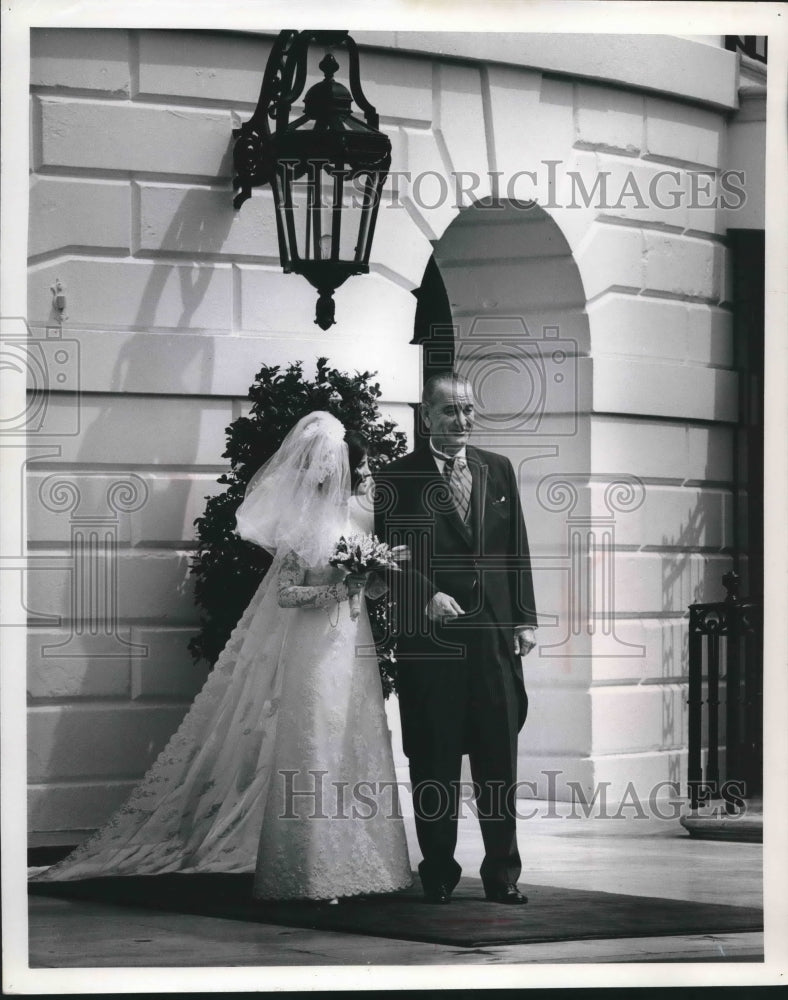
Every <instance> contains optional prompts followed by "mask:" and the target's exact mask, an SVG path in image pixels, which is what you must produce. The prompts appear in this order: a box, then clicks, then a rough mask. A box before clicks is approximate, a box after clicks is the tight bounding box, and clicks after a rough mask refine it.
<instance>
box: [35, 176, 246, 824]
mask: <svg viewBox="0 0 788 1000" xmlns="http://www.w3.org/2000/svg"><path fill="white" fill-rule="evenodd" d="M205 204H206V201H205V198H204V197H202V195H201V193H198V192H193V191H189V192H186V193H185V195H184V196H183V198H182V200H181V202H180V205H179V207H178V209H177V211H176V213H175V215H174V217H173V219H172V222H171V224H170V226H169V227H168V229H167V231H166V233H165V234H164V235H163V238H162V240H161V246H162V248H163V249H162V250H161V251H156V252H155V253H152V254H150V256H151V257H153V258H154V259H155V258H157V257H159V255H160V254H164V253H166V254H167V257H168V259H167V260H166V261H165V260H161V261H157V263H156V264H155V266H154V267H153V268H152V271H151V276H150V279H149V281H148V283H147V285H146V287H145V289H144V291H143V294H142V296H141V299H140V301H139V304H138V308H137V310H136V315H134V316H133V317H130V318H129V324H128V325H129V327H130V328H131V329H132V331H136V332H130V333H129V334H128V335H127V337H126V338H125V340H124V342H123V346H122V348H121V349H120V351H119V353H118V355H117V357H116V359H115V363H114V367H113V371H112V375H111V382H110V386H111V388H110V391H109V392H107V393H101V394H98V393H97V394H95V395H93V394H90V395H84V394H83V395H82V397H81V398H80V399H79V400H78V402H79V405H81V407H82V412H81V422H82V426H83V427H84V430H83V432H82V434H81V438H80V443H79V451H78V454H77V455H76V457H75V460H74V465H75V468H74V471H71V472H69V473H66V474H58V477H57V478H58V479H60V480H63V479H67V480H70V481H71V483H72V487H73V488H71V489H72V501H73V502H70V503H69V504H66V505H65V506H63V504H61V506H60V514H59V517H61V518H63V517H66V518H70V527H69V526H64V525H62V522H61V526H60V528H59V532H58V534H59V537H61V538H63V537H68V535H69V531H70V533H71V555H72V558H73V562H74V566H73V570H72V572H71V573H70V574H68V577H69V578H68V581H67V583H66V586H67V587H70V588H71V597H70V600H71V605H70V610H68V611H67V612H66V614H67V616H68V620H66V621H64V622H63V626H65V630H66V631H67V630H68V629H69V628H70V629H71V633H72V642H71V644H70V645H69V646H68V647H67V648H65V647H64V649H63V651H62V652H63V655H62V656H59V655H58V650H56V649H51V650H48V651H46V653H44V656H45V657H46V658H44V659H42V660H41V662H42V665H43V671H44V673H45V674H46V683H47V685H50V684H51V688H50V690H51V693H50V694H49V697H50V698H53V697H56V698H59V699H60V698H63V699H64V700H58V702H56V703H55V704H56V705H57V708H58V709H59V710H57V711H53V712H52V713H51V715H50V714H49V713H44V715H45V717H46V718H45V719H43V720H42V724H41V726H40V728H39V730H38V732H37V734H36V737H35V744H34V745H31V747H30V754H31V765H32V767H33V769H34V774H35V776H34V777H32V778H31V780H32V781H33V782H36V781H39V782H41V783H42V784H47V783H48V782H54V783H55V785H57V783H58V782H69V783H71V782H78V783H79V785H80V786H81V787H77V788H76V789H72V790H71V792H69V791H68V786H64V785H62V784H61V785H60V787H59V788H57V789H52V790H49V791H47V792H46V793H45V794H44V795H43V797H42V798H41V799H40V800H39V801H38V802H37V803H36V805H34V806H33V808H32V815H31V826H32V828H33V829H38V830H41V829H42V825H43V828H44V829H51V828H52V827H53V826H59V827H61V828H62V829H69V830H74V829H87V828H90V827H92V826H95V825H98V824H99V823H100V822H102V821H103V819H104V818H105V817H106V816H107V815H108V814H109V813H110V812H111V811H112V809H113V808H114V807H115V806H116V805H118V804H119V803H120V801H122V800H123V799H124V798H125V796H126V794H127V793H128V791H129V790H130V787H131V786H132V784H133V780H134V779H135V778H137V777H138V776H139V775H141V774H142V773H143V772H144V771H145V770H146V769H147V767H148V766H149V765H150V763H151V762H152V761H153V760H154V759H155V757H156V756H157V754H158V752H159V751H160V750H161V748H162V746H163V745H164V743H165V742H166V740H167V739H168V737H169V736H170V735H171V734H172V733H173V732H174V731H175V729H176V728H177V726H178V723H179V722H180V719H181V718H182V716H183V714H184V712H185V710H186V709H187V707H188V705H189V703H190V700H191V697H192V696H193V694H194V693H195V692H196V690H198V689H199V687H200V686H201V685H202V683H203V681H204V678H205V670H203V669H200V668H199V667H197V666H195V665H194V664H193V663H192V660H191V656H190V654H189V652H188V650H187V642H188V639H189V638H190V636H191V635H192V633H193V631H194V627H195V623H196V620H197V618H196V612H195V608H194V602H193V595H192V584H191V579H190V577H189V562H190V559H189V555H188V552H187V551H185V550H186V549H188V548H189V547H190V546H191V544H192V539H193V525H192V521H193V518H194V517H195V516H197V515H198V514H199V513H200V511H201V509H202V508H201V502H202V499H203V495H204V493H206V492H207V491H208V489H210V486H209V484H208V483H207V482H204V481H201V480H200V479H197V478H195V476H194V473H195V472H198V471H199V469H200V467H201V466H202V467H205V466H209V467H212V468H211V470H210V471H211V472H212V473H215V471H216V469H215V467H216V466H218V465H221V463H222V459H221V452H222V451H223V437H221V432H222V430H223V428H224V426H226V424H227V423H229V419H230V418H231V415H230V414H229V412H228V403H227V401H226V400H221V401H219V400H213V399H211V398H210V396H211V393H212V387H213V382H214V362H213V350H212V338H210V337H208V336H205V337H203V338H201V337H200V336H199V335H194V334H192V335H187V334H186V333H185V332H184V331H186V330H189V327H190V324H191V322H192V320H193V317H194V315H195V312H196V310H197V309H198V307H199V306H200V303H201V301H202V299H203V297H204V295H205V293H206V290H207V289H208V286H209V283H210V280H211V275H212V273H213V268H212V267H211V266H210V263H208V264H207V265H206V264H201V265H198V264H195V263H192V262H190V260H189V258H192V259H193V260H199V259H203V258H205V257H206V256H207V257H208V259H209V261H210V256H211V254H214V253H216V252H217V251H218V250H219V249H221V247H222V244H223V243H224V240H225V239H226V237H227V234H228V232H229V228H230V226H231V224H232V219H233V216H232V213H231V212H226V213H222V214H219V213H216V214H212V215H211V216H210V218H206V217H205V216H204V214H202V212H201V206H204V205H205ZM220 220H221V225H222V227H223V228H217V222H219V221H220ZM173 256H176V257H181V258H182V260H177V261H173V260H172V257H173ZM130 266H134V265H133V264H131V265H130ZM173 279H176V280H177V282H178V288H179V294H180V309H179V312H178V313H177V315H176V316H175V317H173V318H172V319H171V320H169V322H168V324H167V325H168V327H170V328H171V332H164V331H163V329H162V326H161V325H160V320H159V307H160V300H161V298H162V295H163V293H164V291H165V289H166V288H167V286H168V284H169V283H170V282H172V281H173ZM149 331H156V332H153V333H151V332H149ZM186 351H191V354H190V355H189V356H188V357H186V354H185V352H186ZM169 358H172V359H173V361H172V363H169V361H168V359H169ZM175 359H178V360H177V363H176V361H175ZM214 438H215V441H214V440H213V439H214ZM206 439H210V444H209V445H208V446H207V447H206ZM49 478H50V479H51V478H52V477H49ZM52 486H53V484H52V483H50V484H49V488H50V492H51V488H52ZM206 487H208V489H206ZM61 489H69V488H67V487H63V488H61ZM50 509H52V508H50ZM75 632H77V633H79V635H78V636H77V640H78V641H77V642H76V644H75V643H74V641H73V639H74V633H75ZM43 644H44V643H43V640H42V645H43ZM61 676H63V677H65V676H68V677H70V678H71V681H70V683H66V684H60V685H59V684H58V681H57V678H58V677H61ZM47 795H49V796H50V802H49V804H47V802H46V798H47ZM73 839H76V838H72V840H73Z"/></svg>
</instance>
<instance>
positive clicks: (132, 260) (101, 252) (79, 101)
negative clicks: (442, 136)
mask: <svg viewBox="0 0 788 1000" xmlns="http://www.w3.org/2000/svg"><path fill="white" fill-rule="evenodd" d="M269 44H270V42H269V40H268V39H266V38H264V37H259V38H255V37H249V36H230V35H227V34H212V33H199V32H182V31H178V32H155V31H150V32H148V31H141V32H136V31H115V30H96V31H87V30H77V29H72V30H67V31H62V30H61V31H58V30H34V31H33V32H32V53H31V55H32V68H31V98H30V100H31V152H30V156H31V168H32V192H31V203H30V228H29V247H28V252H29V275H28V302H29V307H28V321H29V325H30V327H31V329H32V331H33V334H34V336H35V337H36V338H38V339H41V340H42V341H44V340H47V339H48V340H49V341H50V343H49V344H48V345H47V350H49V349H50V348H51V349H52V350H55V349H57V350H64V351H66V352H69V361H68V364H67V365H66V366H65V367H66V368H67V370H68V381H67V383H66V384H64V385H62V387H61V384H59V383H57V382H55V381H54V379H53V381H52V386H51V387H52V392H51V393H50V397H49V399H48V409H47V421H48V422H47V426H48V427H50V426H51V427H54V428H55V430H56V433H55V436H53V437H52V438H51V442H52V447H51V448H49V449H40V448H37V449H35V450H31V453H30V457H29V460H28V463H27V486H26V488H27V524H26V526H25V530H26V534H27V537H28V539H29V552H30V555H31V563H30V570H29V572H28V574H27V607H28V609H29V614H30V631H29V643H28V663H29V677H28V694H29V754H28V780H29V786H30V795H29V807H30V827H31V831H32V838H33V839H32V842H33V843H37V844H41V843H58V842H63V843H70V842H74V841H75V840H76V839H79V837H81V836H82V835H83V833H84V832H85V831H87V830H89V829H91V828H93V827H95V826H96V825H98V824H99V823H100V822H101V821H102V820H103V819H104V818H105V817H106V815H107V814H108V813H109V812H110V811H111V809H112V808H113V807H114V806H115V805H117V804H118V803H119V802H120V801H121V800H122V799H123V798H124V797H125V795H126V794H127V792H128V790H129V788H130V787H131V786H132V784H133V783H134V781H135V780H136V779H137V778H138V777H139V776H140V775H141V774H142V773H143V772H144V770H145V769H146V767H147V766H148V765H149V764H150V762H151V761H152V760H153V759H154V758H155V756H156V754H157V753H158V752H159V750H160V749H161V747H162V746H163V744H164V742H165V741H166V738H167V737H168V736H169V735H170V734H171V733H172V732H173V731H174V730H175V728H176V727H177V724H178V722H179V720H180V718H181V717H182V715H183V713H184V711H185V709H186V708H187V706H188V704H189V702H190V700H191V698H192V696H193V694H194V693H195V691H196V690H197V689H199V687H200V685H201V683H202V680H203V678H204V670H202V669H201V668H199V667H195V666H194V665H193V663H192V661H191V657H190V655H189V653H188V651H187V648H186V644H187V641H188V639H189V637H190V636H191V635H192V634H194V632H195V627H196V622H197V614H196V609H195V607H194V603H193V599H192V590H191V581H190V578H189V572H188V570H189V558H190V552H191V549H192V547H193V538H194V535H193V520H194V518H195V517H197V516H198V515H199V514H200V513H201V512H202V509H203V507H204V502H205V497H206V495H209V494H211V493H212V492H213V491H214V490H217V489H220V487H218V486H217V485H216V482H215V481H216V478H217V476H218V475H219V474H220V473H221V472H222V471H223V470H224V468H225V464H224V462H223V460H222V458H221V454H222V452H223V451H224V440H225V428H226V427H227V425H228V424H229V423H230V422H231V421H232V420H233V419H235V418H236V417H238V416H239V415H240V414H241V413H242V412H243V407H244V400H245V396H246V392H247V388H248V386H249V385H250V384H251V382H252V380H253V377H254V374H255V373H256V372H257V370H258V369H259V367H260V366H261V365H262V364H287V363H288V362H291V361H295V360H302V361H304V362H305V364H306V366H307V369H308V368H309V366H310V365H311V364H313V362H314V360H315V359H316V358H317V357H318V356H320V355H322V354H326V355H328V356H329V358H330V360H331V362H332V363H334V364H336V365H337V366H339V367H342V368H345V369H349V370H351V371H352V370H355V369H359V370H364V369H368V370H372V371H379V373H380V376H379V381H380V383H381V386H382V389H383V391H384V403H383V407H382V409H383V412H384V413H385V414H386V415H388V416H391V417H392V418H393V419H394V420H396V421H397V422H398V423H399V424H400V425H401V426H403V427H404V428H406V429H409V428H410V426H411V424H412V411H411V409H410V407H409V405H408V403H409V402H410V401H411V400H412V399H414V398H415V397H416V396H417V395H418V356H417V353H416V348H414V347H412V346H411V345H410V344H409V341H410V339H411V337H412V331H413V315H414V310H415V299H414V297H413V296H412V295H411V294H410V289H411V288H412V287H413V286H414V285H416V284H418V282H419V281H420V278H421V272H422V271H423V268H424V264H425V263H426V260H427V258H428V256H429V253H430V247H429V244H428V243H427V242H426V241H425V240H424V239H423V237H422V235H421V234H420V233H419V232H418V231H417V230H415V229H414V227H413V225H412V223H411V222H410V220H409V218H408V216H407V215H406V214H405V213H404V212H403V213H399V215H396V214H392V215H391V216H390V217H389V218H388V219H387V220H386V221H385V222H384V223H382V224H381V235H380V238H379V243H378V245H379V246H380V247H382V253H381V262H380V264H379V265H378V264H376V270H377V272H378V273H375V274H372V275H371V276H369V277H368V278H366V279H365V280H364V281H363V282H362V283H361V284H360V287H357V286H355V285H354V283H353V282H349V283H348V285H347V287H346V288H343V289H342V290H340V292H339V294H338V295H337V318H338V324H337V326H336V327H334V329H333V331H332V333H331V335H330V336H326V335H325V334H323V333H322V331H320V330H319V329H318V328H317V327H316V326H315V325H314V323H313V319H314V303H315V293H313V291H312V289H311V288H310V286H309V285H308V284H307V283H306V282H305V281H304V280H303V279H301V278H299V277H297V276H288V277H285V276H283V275H282V273H281V270H280V268H279V265H278V254H277V245H276V234H275V230H274V228H273V212H272V206H271V204H270V196H269V195H268V194H267V193H266V192H257V193H256V195H255V197H254V198H253V199H252V200H251V201H250V202H247V203H246V205H245V206H244V208H243V210H242V211H241V212H240V213H235V212H234V211H233V209H232V186H231V142H232V135H231V131H232V128H233V126H234V125H235V124H238V122H239V121H241V120H245V119H246V118H248V117H249V116H250V114H251V112H252V111H253V109H254V107H255V105H256V102H257V96H258V92H259V87H260V81H261V79H262V73H263V69H264V67H265V61H266V58H267V55H268V48H269ZM370 63H371V66H370V70H371V72H372V75H373V77H376V78H377V79H378V80H379V84H378V89H379V90H380V98H379V99H380V100H381V101H385V102H386V103H387V104H393V105H396V106H398V107H399V108H400V109H401V111H402V113H403V114H404V115H406V116H407V117H408V118H409V119H412V120H416V119H418V118H419V117H420V116H423V115H425V114H428V113H429V105H430V102H429V100H427V99H426V98H425V95H426V94H428V93H429V73H426V70H423V71H422V72H421V73H416V74H413V73H407V72H405V73H403V74H402V75H401V77H400V78H397V77H395V76H394V75H393V74H392V73H391V72H390V71H389V68H388V66H387V64H386V60H385V58H383V57H382V56H381V57H377V61H375V60H370ZM425 73H426V79H427V85H426V86H425V82H424V81H425ZM373 89H374V88H373ZM394 131H395V132H396V129H394ZM402 222H404V223H405V226H404V229H403V226H402V224H401V223H402ZM416 243H418V246H416ZM392 246H396V247H397V250H398V254H399V256H397V255H394V254H393V253H392V250H391V247H392ZM56 281H60V282H61V284H62V286H63V288H64V290H65V295H66V303H67V305H66V309H65V319H64V321H63V322H62V324H61V323H59V322H58V314H57V312H56V311H55V310H54V309H53V308H52V293H51V287H52V286H53V285H54V284H55V282H56ZM56 340H57V341H59V343H55V341H56ZM45 441H46V442H47V443H48V442H49V441H50V439H49V438H46V439H45V438H44V437H43V436H41V435H39V438H38V443H39V444H43V443H45Z"/></svg>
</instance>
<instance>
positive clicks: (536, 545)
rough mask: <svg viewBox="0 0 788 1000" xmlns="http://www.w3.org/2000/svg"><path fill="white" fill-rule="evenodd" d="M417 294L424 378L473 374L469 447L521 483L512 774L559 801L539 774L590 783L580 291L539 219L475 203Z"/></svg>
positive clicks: (584, 347)
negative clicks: (569, 500) (521, 656)
mask: <svg viewBox="0 0 788 1000" xmlns="http://www.w3.org/2000/svg"><path fill="white" fill-rule="evenodd" d="M416 296H417V300H418V306H417V312H416V331H415V337H414V340H415V342H417V343H420V344H421V347H422V379H426V378H427V377H429V375H430V374H432V373H434V371H436V370H439V369H446V368H452V367H453V368H454V369H455V370H457V371H458V372H460V373H462V374H464V375H466V376H467V377H468V378H469V379H470V381H471V383H472V384H473V386H474V390H475V396H476V401H477V422H476V429H475V431H474V443H475V444H477V445H478V446H479V447H482V448H489V449H490V450H492V451H496V452H498V453H500V454H504V455H506V456H507V457H508V458H509V459H510V460H511V462H512V464H513V466H514V468H515V471H516V473H517V476H518V482H519V486H520V493H521V497H522V501H523V508H524V510H525V514H526V521H527V529H528V534H529V541H530V547H531V553H532V556H533V558H534V582H535V586H536V597H537V608H538V611H539V614H540V622H541V627H540V640H541V647H542V648H541V651H540V652H541V655H542V656H543V657H544V658H543V659H542V662H541V664H539V665H537V666H536V667H534V668H533V669H532V670H530V671H529V670H527V671H526V673H527V674H530V675H531V676H530V680H529V682H528V686H529V690H530V691H531V692H532V694H533V696H535V697H532V705H533V711H532V712H531V717H530V718H529V721H528V724H527V725H526V727H525V730H524V732H523V735H522V738H521V753H522V754H523V766H522V767H521V778H522V779H523V780H524V781H529V780H532V781H534V782H535V787H534V788H533V790H532V791H530V792H529V793H528V794H536V795H538V796H539V797H549V798H555V797H558V798H564V797H566V794H567V793H566V789H565V787H556V786H555V783H554V785H553V787H552V788H548V787H547V785H546V784H545V779H544V775H545V774H546V773H548V772H551V771H555V770H556V768H558V769H559V770H560V771H561V772H562V775H563V777H562V779H561V780H562V783H563V786H565V785H566V782H567V781H579V782H581V784H582V785H583V787H588V783H589V782H590V780H591V778H592V773H591V770H590V767H591V765H590V755H591V752H592V740H591V735H592V734H591V711H590V694H589V686H590V683H591V677H590V667H589V662H590V654H591V650H590V633H589V631H588V629H587V628H579V629H577V630H576V631H575V633H572V628H571V621H574V620H577V621H578V622H579V621H580V620H581V619H583V616H584V615H585V622H586V623H587V621H588V618H589V611H590V609H589V607H588V606H587V605H588V602H589V599H590V593H589V588H588V587H586V586H583V588H582V593H578V592H577V591H578V576H583V577H584V576H585V575H586V574H587V572H588V564H589V563H590V562H591V560H590V558H589V551H588V547H587V546H586V548H585V549H584V550H583V551H582V552H581V553H580V559H581V562H580V563H576V564H575V565H574V566H573V565H572V558H573V556H572V551H571V545H570V541H569V534H568V529H569V528H570V527H571V526H572V524H574V523H575V521H574V520H573V518H574V517H575V515H577V514H578V513H582V514H583V515H586V516H587V514H588V512H589V510H590V505H591V497H590V492H589V488H588V484H589V481H590V478H591V476H590V461H591V458H590V449H589V427H588V425H589V420H590V410H591V406H590V377H589V375H590V372H589V364H590V359H589V357H588V355H589V325H588V317H587V315H586V308H585V307H586V297H585V292H584V289H583V283H582V280H581V277H580V273H579V271H578V268H577V264H576V262H575V260H574V257H573V256H572V252H571V249H570V247H569V244H568V242H567V240H566V238H565V237H564V235H563V233H562V232H561V229H560V228H559V226H558V224H557V223H556V222H555V220H554V219H553V218H551V217H550V215H549V214H548V213H547V212H545V211H544V210H543V209H541V208H539V207H538V206H533V207H531V208H529V209H527V210H526V209H524V208H522V207H517V206H516V205H514V204H512V203H505V202H500V201H499V202H494V203H493V202H491V201H486V202H481V203H477V204H475V205H473V206H472V207H469V208H467V209H465V210H463V211H462V212H461V213H460V214H459V215H458V216H457V217H456V219H455V220H454V221H453V222H452V223H451V224H450V225H449V226H448V228H447V229H446V231H445V232H444V233H443V235H442V237H441V238H440V239H439V240H437V241H436V242H435V243H434V251H433V256H432V258H431V259H430V261H429V263H428V265H427V267H426V269H425V274H424V279H423V281H422V285H421V287H420V289H419V290H418V292H417V293H416ZM416 424H417V431H416V436H417V439H418V436H419V431H420V429H419V426H418V425H419V420H418V419H417V420H416ZM561 483H563V484H564V485H565V484H569V487H568V488H569V489H571V490H574V495H575V497H576V500H575V502H574V503H573V505H572V507H571V509H569V510H568V509H567V507H566V506H565V505H561V504H558V505H556V504H555V503H554V502H552V500H554V498H555V488H554V486H553V484H561ZM562 488H563V487H562ZM551 498H552V499H551ZM573 530H574V529H573ZM578 571H579V572H578ZM576 600H579V601H580V602H581V603H583V605H584V606H583V608H582V609H581V608H578V607H575V606H574V604H575V603H576ZM570 620H571V621H570ZM551 650H552V652H551ZM545 666H548V667H549V668H552V669H548V670H547V671H545V670H544V667H545ZM540 667H541V669H540ZM534 689H538V690H534ZM526 759H527V763H526Z"/></svg>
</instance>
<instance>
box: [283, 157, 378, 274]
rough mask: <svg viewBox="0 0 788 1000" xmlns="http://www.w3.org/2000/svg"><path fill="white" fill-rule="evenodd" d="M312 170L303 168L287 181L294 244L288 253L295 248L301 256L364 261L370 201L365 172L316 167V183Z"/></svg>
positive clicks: (305, 258)
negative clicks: (305, 171)
mask: <svg viewBox="0 0 788 1000" xmlns="http://www.w3.org/2000/svg"><path fill="white" fill-rule="evenodd" d="M310 173H311V175H312V176H310ZM316 173H317V172H316V171H314V170H313V171H311V172H307V173H305V174H303V175H302V176H301V177H299V178H294V179H293V180H292V183H291V205H292V209H291V211H290V213H289V214H290V221H291V226H292V229H291V231H292V233H293V234H294V236H295V239H296V244H297V245H296V247H292V246H291V253H292V251H293V250H295V251H296V253H297V258H300V259H301V260H341V261H346V262H357V263H360V264H363V263H366V257H368V253H369V240H368V230H369V216H370V214H371V213H370V208H371V203H372V194H371V193H370V191H369V190H368V188H369V185H370V181H369V179H368V178H369V175H367V174H362V175H357V176H353V175H352V174H351V173H350V171H349V170H347V169H346V168H344V169H341V170H340V169H336V168H330V172H328V171H326V170H321V171H320V180H319V184H316V183H315V175H316ZM373 183H374V181H373ZM373 191H374V188H373ZM297 258H296V259H297Z"/></svg>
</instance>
